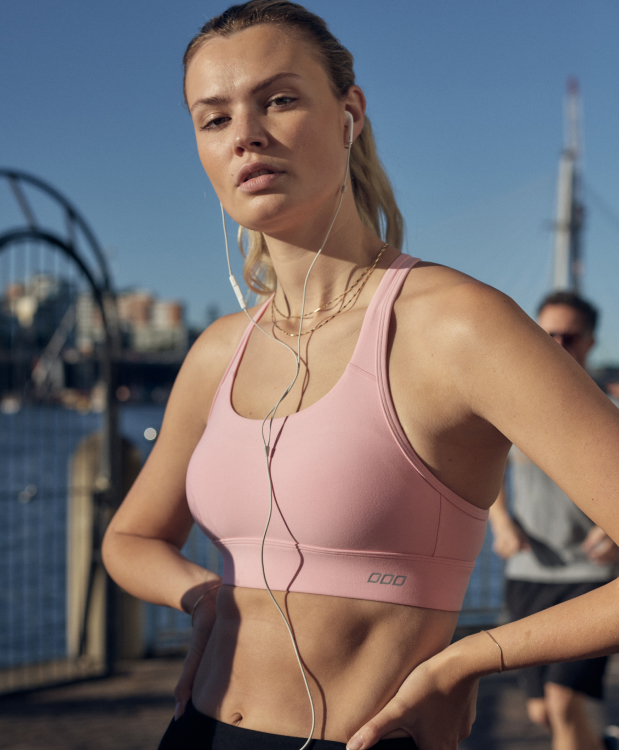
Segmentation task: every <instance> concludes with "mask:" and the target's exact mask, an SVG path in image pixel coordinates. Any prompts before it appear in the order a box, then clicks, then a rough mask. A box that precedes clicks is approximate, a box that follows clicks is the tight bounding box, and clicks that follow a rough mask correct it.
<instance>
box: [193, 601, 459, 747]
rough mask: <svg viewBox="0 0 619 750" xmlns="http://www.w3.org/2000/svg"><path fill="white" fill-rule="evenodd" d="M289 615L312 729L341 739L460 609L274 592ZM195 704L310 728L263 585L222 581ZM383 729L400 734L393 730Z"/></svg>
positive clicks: (276, 729)
mask: <svg viewBox="0 0 619 750" xmlns="http://www.w3.org/2000/svg"><path fill="white" fill-rule="evenodd" d="M274 593H275V597H276V599H277V601H278V602H279V604H280V606H281V607H282V609H283V610H284V611H285V612H287V614H288V617H289V618H290V620H291V622H292V626H293V630H294V633H295V637H296V640H297V644H298V647H299V652H300V654H301V658H302V660H303V662H304V664H305V667H306V672H307V677H308V681H309V684H310V688H311V691H312V696H313V698H314V704H315V707H316V728H315V730H314V737H318V738H322V739H328V740H335V741H338V742H346V741H347V740H348V739H349V738H350V737H351V736H352V735H353V734H354V733H355V731H356V730H357V729H359V728H360V727H361V726H362V725H363V724H364V723H365V722H366V721H367V720H369V719H370V718H371V717H372V716H374V715H375V714H376V713H377V712H378V711H379V710H380V709H381V708H382V707H383V706H384V705H385V704H386V703H387V702H388V701H389V700H390V699H391V698H392V697H393V696H394V695H395V693H396V692H397V690H398V688H399V687H400V685H401V684H402V682H403V681H404V679H405V678H406V677H407V675H408V674H409V673H410V672H411V671H412V670H413V669H414V668H415V667H416V666H417V665H418V664H420V663H421V662H423V661H425V660H426V659H428V658H430V657H431V656H433V655H434V654H436V653H438V652H439V651H441V650H442V649H443V648H445V647H446V646H447V645H448V644H449V642H450V640H451V637H452V634H453V631H454V629H455V626H456V621H457V617H458V613H457V612H444V611H440V610H431V609H422V608H420V607H409V606H403V605H401V604H388V603H384V602H374V601H362V600H359V599H345V598H341V597H334V596H321V595H316V594H299V593H289V594H288V595H285V594H283V593H282V592H274ZM193 703H194V705H195V707H196V708H197V709H198V711H201V712H202V713H205V714H207V715H208V716H211V717H213V718H215V719H218V720H219V721H223V722H225V723H228V724H235V725H237V726H241V727H246V728H247V729H254V730H257V731H261V732H271V733H274V734H283V735H289V736H293V737H307V736H308V734H309V730H310V728H311V709H310V704H309V699H308V697H307V692H306V690H305V686H304V684H303V679H302V676H301V671H300V669H299V666H298V663H297V660H296V657H295V654H294V650H293V647H292V643H291V640H290V636H289V634H288V631H287V629H286V627H285V625H284V623H283V621H282V619H281V616H280V614H279V613H278V611H277V609H276V607H275V605H274V604H273V602H272V601H271V599H270V597H269V594H268V592H267V591H264V590H260V589H247V588H234V587H231V586H222V587H221V589H220V591H219V594H218V597H217V619H216V621H215V625H214V627H213V631H212V633H211V637H210V639H209V642H208V645H207V648H206V651H205V653H204V656H203V658H202V662H201V664H200V668H199V670H198V673H197V675H196V680H195V682H194V688H193ZM389 736H394V737H395V736H406V735H405V733H404V732H402V731H400V732H394V733H392V734H390V735H389Z"/></svg>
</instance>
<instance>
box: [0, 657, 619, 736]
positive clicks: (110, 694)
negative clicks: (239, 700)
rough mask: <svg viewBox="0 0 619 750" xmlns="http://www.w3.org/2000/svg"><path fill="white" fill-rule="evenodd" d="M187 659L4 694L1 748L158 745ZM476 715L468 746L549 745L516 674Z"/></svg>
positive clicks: (488, 683) (615, 680) (600, 719)
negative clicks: (531, 718) (530, 718)
mask: <svg viewBox="0 0 619 750" xmlns="http://www.w3.org/2000/svg"><path fill="white" fill-rule="evenodd" d="M181 666H182V661H181V660H180V659H151V660H144V661H139V662H130V663H127V664H125V665H123V667H122V669H121V670H120V671H119V674H118V675H115V676H114V677H109V678H106V679H101V680H91V681H88V682H82V683H79V684H74V685H69V686H65V687H57V688H50V689H47V690H39V691H36V692H32V693H27V694H22V695H15V696H9V697H5V698H2V699H1V700H0V748H11V750H112V749H113V750H156V748H157V745H158V743H159V740H160V739H161V736H162V735H163V732H164V731H165V728H166V726H167V725H168V723H169V721H170V719H171V717H172V713H173V710H174V700H173V697H172V691H173V689H174V685H175V683H176V679H177V677H178V675H179V673H180V670H181ZM594 708H595V709H596V710H595V714H596V721H597V723H598V724H599V726H600V728H601V727H602V726H603V725H604V723H606V722H607V721H608V723H619V657H613V660H612V662H611V668H610V670H609V675H608V679H607V700H606V702H605V706H604V708H605V711H606V714H607V719H606V718H604V716H603V713H604V712H603V710H602V708H601V707H599V706H594ZM477 717H478V718H477V721H476V723H475V727H474V730H473V734H472V735H471V737H469V739H467V740H466V741H465V742H463V743H462V744H461V746H460V747H461V748H462V750H549V748H550V743H549V741H548V735H547V734H546V733H545V732H544V731H543V730H541V729H539V728H537V727H535V726H533V725H532V724H530V723H529V722H528V720H527V717H526V710H525V702H524V695H523V693H522V691H521V690H520V689H519V687H518V684H517V676H516V675H515V674H514V673H505V674H502V675H493V676H491V677H488V678H485V679H484V680H482V682H481V684H480V691H479V701H478V710H477Z"/></svg>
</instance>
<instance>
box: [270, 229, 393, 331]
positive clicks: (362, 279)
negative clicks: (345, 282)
mask: <svg viewBox="0 0 619 750" xmlns="http://www.w3.org/2000/svg"><path fill="white" fill-rule="evenodd" d="M387 247H389V243H388V242H385V244H384V245H383V246H382V247H381V249H380V250H379V251H378V255H377V256H376V257H375V258H374V261H373V263H372V265H371V266H368V267H367V268H366V269H365V271H364V272H363V273H362V274H361V275H360V276H359V278H358V279H357V280H356V281H355V283H354V284H353V285H352V286H347V287H346V289H345V290H344V291H343V292H342V294H339V295H338V296H337V297H334V298H333V299H332V300H329V302H325V304H324V305H321V306H320V307H317V308H316V309H315V310H314V311H313V312H309V313H305V315H303V316H301V315H285V314H284V313H283V312H281V310H279V309H278V307H277V305H276V304H275V297H274V298H273V301H272V302H271V322H272V323H273V326H274V327H275V328H277V330H278V331H279V332H280V333H283V334H284V336H290V338H297V337H298V336H299V335H300V336H307V335H309V334H310V333H314V331H317V330H318V329H319V328H322V326H324V325H326V324H327V323H328V322H329V321H330V320H333V318H335V317H337V316H338V315H339V314H340V313H343V312H344V310H346V309H348V308H349V307H351V306H352V305H354V303H355V302H356V301H357V299H358V298H359V295H360V294H361V292H362V291H363V287H364V286H365V285H366V284H367V283H368V280H369V278H370V276H371V275H372V272H373V271H374V269H375V268H376V266H377V264H378V261H379V260H380V259H381V256H382V254H383V253H384V252H385V250H386V248H387ZM355 289H356V291H355V292H354V294H353V295H352V296H351V297H350V298H349V299H348V300H347V301H346V302H344V300H345V299H346V297H347V296H348V295H349V294H350V293H351V292H352V291H353V290H355ZM340 301H341V303H342V304H341V305H340V307H339V308H338V310H337V311H336V312H334V313H333V315H331V316H330V317H328V318H325V319H324V320H322V321H321V322H320V323H318V325H315V326H314V327H313V328H310V329H309V330H308V331H301V333H300V334H299V333H298V332H297V333H289V332H288V331H285V330H284V329H283V328H282V327H281V326H279V325H278V324H277V321H276V320H275V313H276V312H277V314H278V315H279V316H280V317H281V318H283V319H284V320H301V317H303V319H305V318H312V317H313V316H314V315H316V313H319V312H321V311H323V310H327V311H328V310H332V309H333V307H334V306H335V305H336V304H337V303H338V302H340Z"/></svg>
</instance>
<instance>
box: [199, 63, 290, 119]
mask: <svg viewBox="0 0 619 750" xmlns="http://www.w3.org/2000/svg"><path fill="white" fill-rule="evenodd" d="M282 78H301V76H300V75H299V74H298V73H276V74H275V75H274V76H271V77H270V78H266V79H265V80H264V81H261V82H260V83H257V84H256V85H255V86H253V87H252V89H251V90H250V92H249V93H250V94H252V95H253V94H258V93H260V91H264V89H267V88H268V87H269V86H271V85H272V84H273V83H276V82H277V81H279V80H281V79H282ZM228 101H229V99H228V98H227V97H225V96H218V95H215V96H207V97H205V98H203V99H197V100H196V101H195V102H194V103H193V104H192V105H191V109H190V110H189V111H190V112H193V111H194V109H195V108H196V107H197V106H199V105H200V104H202V105H204V106H207V107H211V106H216V105H218V104H227V103H228Z"/></svg>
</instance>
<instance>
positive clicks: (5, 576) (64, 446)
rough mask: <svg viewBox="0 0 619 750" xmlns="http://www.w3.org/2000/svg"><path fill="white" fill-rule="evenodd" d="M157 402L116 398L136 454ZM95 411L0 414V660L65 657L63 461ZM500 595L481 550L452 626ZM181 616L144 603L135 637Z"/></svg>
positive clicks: (209, 550)
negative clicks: (121, 402) (120, 401)
mask: <svg viewBox="0 0 619 750" xmlns="http://www.w3.org/2000/svg"><path fill="white" fill-rule="evenodd" d="M163 412H164V406H162V405H151V404H132V405H124V406H122V407H121V409H120V414H119V417H120V429H121V432H122V433H123V435H124V436H125V437H127V438H128V439H129V440H130V441H131V442H132V443H133V444H134V445H135V446H136V447H137V448H138V449H139V451H140V453H141V457H142V460H143V461H144V460H145V459H146V458H147V456H148V454H149V453H150V451H151V449H152V447H153V445H154V442H153V441H149V440H147V439H146V438H145V437H144V433H145V431H146V430H147V429H149V428H150V429H151V430H152V429H154V430H156V431H157V433H158V432H159V429H160V427H161V422H162V419H163ZM101 421H102V419H101V415H98V414H90V413H89V414H80V413H78V412H76V411H70V410H67V409H64V408H62V407H60V406H24V407H23V408H22V409H20V410H19V411H18V412H17V413H15V414H2V413H0V581H1V586H0V667H3V666H4V667H6V666H13V665H21V664H27V663H33V662H41V661H48V660H51V659H56V658H62V657H64V656H65V655H66V640H65V605H66V596H65V593H66V590H65V580H66V503H67V488H68V473H69V464H70V458H71V455H72V454H73V452H74V451H75V449H76V447H77V445H78V444H79V442H80V441H81V440H82V439H83V438H84V437H86V436H87V435H89V434H90V433H92V432H93V431H95V430H97V429H100V427H101ZM184 551H185V552H186V554H187V555H188V556H189V557H190V558H191V559H192V560H195V561H196V562H198V563H199V564H201V565H203V566H205V567H209V568H211V569H215V568H216V569H217V570H218V572H221V561H220V560H218V558H217V556H216V555H214V554H213V552H214V548H213V547H212V545H210V543H209V542H208V540H206V539H205V537H204V536H203V535H202V534H201V533H200V532H199V531H198V530H197V529H195V528H194V531H193V532H192V534H191V536H190V538H189V541H188V543H187V545H186V547H185V550H184ZM501 599H502V565H501V562H500V561H499V560H498V558H496V557H495V556H494V555H493V554H492V552H491V550H490V537H489V534H488V535H487V538H486V541H485V543H484V549H483V550H482V554H481V555H480V558H479V560H478V563H477V566H476V569H475V572H474V573H473V576H472V578H471V583H470V585H469V589H468V591H467V595H466V598H465V603H464V610H463V613H462V615H461V618H460V622H461V624H471V623H475V624H478V623H479V622H480V618H481V621H482V622H483V623H484V624H490V623H492V622H494V620H495V619H496V615H497V610H498V608H499V607H500V605H501ZM189 627H190V623H189V618H188V616H187V615H185V614H183V613H180V612H176V611H175V610H170V609H167V608H165V607H155V606H152V605H148V607H147V617H146V618H145V631H144V638H145V641H146V643H147V646H148V647H149V648H150V649H151V650H158V649H161V648H166V647H174V646H177V645H179V644H180V643H182V642H183V641H185V640H186V638H187V635H188V631H189Z"/></svg>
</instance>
